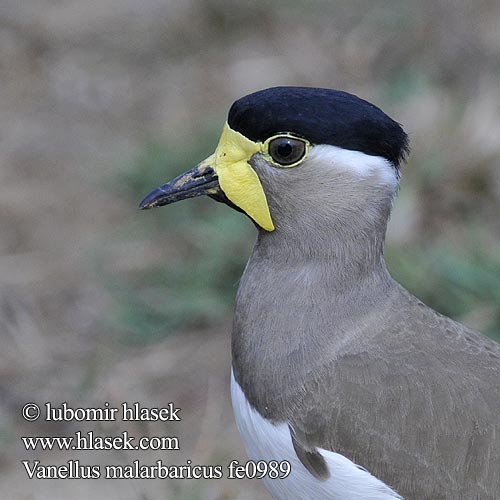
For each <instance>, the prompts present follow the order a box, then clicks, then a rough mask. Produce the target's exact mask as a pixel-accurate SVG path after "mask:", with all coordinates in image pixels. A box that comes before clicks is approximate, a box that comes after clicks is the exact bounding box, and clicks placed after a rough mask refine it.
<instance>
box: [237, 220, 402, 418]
mask: <svg viewBox="0 0 500 500" xmlns="http://www.w3.org/2000/svg"><path fill="white" fill-rule="evenodd" d="M364 220H366V218H365V219H364ZM380 222H381V221H380V220H379V221H378V229H379V231H373V230H372V231H365V230H360V231H346V230H344V229H342V227H347V226H345V225H339V226H337V225H336V224H332V225H331V226H330V227H323V229H322V230H321V231H318V232H317V234H316V235H315V236H314V237H307V235H302V236H300V235H297V234H292V233H290V231H289V230H288V228H287V227H286V226H280V225H279V224H278V225H277V226H276V231H274V232H272V233H267V232H263V231H261V232H259V236H258V238H257V242H256V244H255V247H254V250H253V253H252V255H251V257H250V260H249V262H248V264H247V267H246V269H245V272H244V275H243V277H242V280H241V284H240V288H239V290H238V296H237V302H236V311H235V319H234V326H233V336H232V352H233V369H234V373H235V378H236V380H237V381H238V383H239V384H240V386H241V387H242V389H243V391H244V392H245V394H246V397H247V398H248V400H249V401H250V403H251V404H252V405H253V406H254V407H255V408H257V409H258V411H259V412H260V413H261V414H263V415H264V416H266V417H267V418H270V419H272V420H276V421H280V420H283V419H284V418H286V415H285V413H286V411H287V408H290V407H291V402H290V398H293V394H295V393H296V391H297V390H299V388H300V385H301V384H302V383H303V381H304V380H306V379H307V378H308V377H311V376H314V373H315V372H317V371H318V370H320V369H321V366H322V365H324V364H326V363H329V362H330V361H331V360H332V359H333V358H334V357H335V356H336V355H338V354H339V353H340V352H341V351H342V350H343V349H344V348H346V347H347V346H348V347H349V348H352V347H353V346H355V345H356V343H357V339H359V338H360V336H362V335H363V334H364V328H365V324H366V325H367V324H370V325H371V327H373V325H374V324H377V321H376V319H375V320H374V316H376V315H377V314H378V311H380V310H381V309H383V302H384V301H387V300H388V297H389V296H390V295H391V293H393V289H394V286H396V285H395V283H394V282H393V281H392V279H391V278H390V276H389V274H388V272H387V269H386V266H385V262H384V259H383V240H384V234H385V227H386V224H385V223H384V221H382V224H380ZM298 227H301V226H300V225H299V226H298ZM302 227H303V226H302ZM350 227H352V226H350ZM358 227H359V226H358ZM296 230H297V226H296V227H295V231H296ZM339 231H342V232H339ZM298 240H300V241H298Z"/></svg>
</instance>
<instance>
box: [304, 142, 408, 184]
mask: <svg viewBox="0 0 500 500" xmlns="http://www.w3.org/2000/svg"><path fill="white" fill-rule="evenodd" d="M307 161H308V162H309V161H310V162H311V163H313V164H321V165H324V166H326V167H327V168H331V169H333V170H335V171H337V172H345V173H347V174H349V173H350V174H353V175H355V176H357V177H360V178H362V179H365V178H367V177H375V178H376V179H377V180H378V183H379V184H381V185H384V186H387V187H389V188H393V189H394V190H395V189H396V188H397V186H398V184H399V175H398V172H397V170H396V168H395V167H394V166H393V165H392V163H391V162H390V161H388V160H386V159H385V158H382V157H381V156H372V155H367V154H365V153H361V152H360V151H352V150H350V149H343V148H339V147H337V146H331V145H329V144H320V145H317V146H312V147H311V149H310V151H309V155H308V157H307Z"/></svg>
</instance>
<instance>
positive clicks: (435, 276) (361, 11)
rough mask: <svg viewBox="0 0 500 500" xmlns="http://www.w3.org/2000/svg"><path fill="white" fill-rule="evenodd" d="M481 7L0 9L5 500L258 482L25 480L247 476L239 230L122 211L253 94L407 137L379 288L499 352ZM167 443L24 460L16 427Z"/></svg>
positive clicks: (39, 5)
mask: <svg viewBox="0 0 500 500" xmlns="http://www.w3.org/2000/svg"><path fill="white" fill-rule="evenodd" d="M499 26H500V3H499V2H498V1H496V0H476V1H475V2H470V1H465V0H424V1H421V2H414V1H411V0H383V1H380V2H366V1H365V2H362V1H358V0H335V1H326V0H325V1H309V0H290V1H284V0H275V1H274V2H272V3H270V2H268V1H264V0H256V1H254V2H243V1H240V0H203V1H202V0H183V1H174V0H140V1H139V0H86V1H83V0H21V1H20V0H2V2H1V5H0V116H1V120H0V235H1V236H0V342H1V345H0V450H1V452H0V453H1V454H0V491H1V492H2V493H1V495H2V498H6V499H7V498H8V499H12V500H17V499H36V500H38V499H43V500H45V499H50V500H59V499H61V500H62V499H67V498H73V499H76V500H80V499H82V500H83V499H87V498H91V497H92V498H109V499H114V498H120V499H121V500H128V499H143V500H144V499H147V500H149V499H151V500H152V499H154V500H157V499H165V500H167V499H179V500H197V499H203V500H205V499H206V500H221V499H238V500H250V499H255V498H268V496H267V494H266V493H265V492H264V490H263V488H262V486H261V485H260V483H259V482H258V481H257V480H253V481H252V480H247V481H236V482H234V481H228V480H218V481H189V480H184V481H174V480H169V481H158V480H156V481H153V480H142V481H140V480H122V481H109V480H107V481H105V480H97V481H90V480H87V481H83V480H81V481H78V480H71V481H69V480H59V481H57V480H28V479H27V476H26V473H25V471H24V468H23V467H22V466H21V464H20V460H24V459H29V460H34V459H39V460H41V462H42V463H44V464H64V463H66V462H67V461H68V460H70V459H78V460H80V462H81V463H82V464H110V463H111V464H119V463H121V464H127V463H130V462H132V461H133V460H134V459H136V458H139V459H140V460H141V462H143V463H145V464H152V463H154V462H155V461H156V460H157V459H159V458H161V459H162V460H163V461H164V463H167V464H168V463H171V464H184V463H185V461H186V460H187V459H191V460H192V461H193V463H202V464H225V463H227V462H229V461H230V460H232V459H239V460H241V461H243V460H244V459H245V454H244V451H243V449H242V445H241V442H240V440H239V437H238V434H237V431H236V428H235V425H234V421H233V417H232V411H231V408H230V402H229V389H228V378H229V369H230V368H229V367H230V352H229V349H230V345H229V344H230V341H229V332H230V323H231V314H232V307H233V299H234V296H235V293H236V289H237V285H238V279H239V276H240V274H241V272H242V270H243V266H244V264H245V261H246V259H247V257H248V255H249V253H250V250H251V247H252V243H253V239H254V237H255V230H254V228H253V226H252V224H251V223H250V222H249V221H248V220H247V219H246V218H245V217H243V216H242V215H240V214H238V213H235V212H232V211H231V210H230V209H229V208H227V207H225V206H222V205H219V204H216V203H213V202H211V201H210V200H208V199H206V200H205V199H196V200H191V201H189V202H183V203H180V204H177V205H174V206H172V207H169V208H164V209H162V210H155V211H150V212H140V211H138V210H137V204H138V202H139V201H140V200H141V199H142V197H143V196H144V195H145V194H146V193H147V192H149V191H150V190H151V189H152V188H154V187H156V186H157V185H159V184H160V183H163V182H165V181H166V180H168V179H170V178H172V177H173V176H175V175H177V174H178V173H180V172H183V171H185V170H187V169H188V168H191V167H192V166H194V165H195V164H196V163H197V162H198V161H200V160H201V159H203V158H205V157H206V156H208V155H209V154H210V153H212V151H213V149H214V148H215V146H216V143H217V139H218V134H219V132H220V130H221V128H222V125H223V123H224V120H225V117H226V113H227V110H228V108H229V106H230V105H231V103H232V102H233V101H234V100H235V99H237V98H238V97H241V96H242V95H244V94H246V93H249V92H252V91H255V90H258V89H261V88H265V87H269V86H273V85H282V84H285V85H307V86H324V87H333V88H339V89H344V90H347V91H350V92H352V93H355V94H358V95H360V96H361V97H363V98H365V99H368V100H370V101H372V102H374V103H375V104H377V105H378V106H380V107H382V108H383V109H384V110H385V111H386V112H387V113H388V114H390V115H391V116H392V117H393V118H395V119H396V120H398V121H399V122H401V123H402V124H403V125H404V126H405V128H406V130H407V132H408V133H409V135H410V137H411V143H412V156H411V159H410V161H409V163H408V165H407V166H406V167H405V168H404V170H403V178H402V188H401V191H400V193H399V195H398V198H397V200H396V204H395V207H394V212H393V216H392V219H391V223H390V228H389V234H388V242H387V251H386V254H387V261H388V265H389V267H390V270H391V272H392V274H393V275H394V276H395V277H396V278H397V279H398V280H399V281H401V282H402V283H403V284H404V285H405V286H406V287H407V288H409V289H410V290H411V291H413V292H414V293H415V294H416V295H418V296H419V297H420V298H421V299H422V300H424V301H425V302H427V303H428V304H429V305H431V306H433V307H434V308H436V309H437V310H439V311H440V312H442V313H444V314H447V315H450V316H452V317H454V318H456V319H458V320H460V321H462V322H464V323H466V324H468V325H470V326H471V327H473V328H475V329H478V330H481V331H483V332H485V333H487V334H488V335H490V336H492V337H493V338H495V339H497V340H500V216H499V214H500V29H499ZM28 401H34V402H38V403H44V402H45V401H52V402H53V403H54V404H58V403H61V402H63V401H66V402H68V404H69V405H72V406H77V405H80V406H92V405H97V406H99V405H102V404H103V402H104V401H109V402H110V403H111V404H112V405H119V404H120V403H121V402H123V401H128V402H130V403H133V402H135V401H140V402H141V403H142V404H144V405H149V406H162V405H165V404H167V403H168V402H169V401H174V402H175V403H176V404H177V406H179V407H181V408H182V413H181V415H182V416H183V421H182V422H180V423H179V422H178V423H171V424H167V425H156V424H151V423H149V424H144V425H142V424H140V425H139V424H138V423H135V424H133V423H127V425H126V424H125V423H122V422H116V423H114V424H109V425H104V424H99V425H97V424H95V425H91V424H89V425H83V424H78V423H72V422H69V423H65V424H61V423H59V424H55V425H53V426H49V425H48V424H47V423H43V422H41V421H40V422H36V423H26V422H24V421H23V420H22V419H21V417H20V408H21V406H22V405H23V404H24V403H26V402H28ZM89 429H91V430H94V431H95V432H96V433H98V434H101V435H102V434H109V435H113V434H118V433H119V432H121V431H123V430H128V431H129V432H130V433H132V434H134V435H163V434H166V435H177V436H179V439H180V444H181V448H182V449H181V450H180V451H176V452H152V451H150V452H143V453H141V454H139V453H133V454H130V453H129V452H110V451H108V452H102V453H98V452H92V453H88V452H72V453H69V452H62V451H52V452H31V453H29V452H27V451H26V450H25V449H24V448H23V447H22V445H21V441H20V436H22V435H72V434H73V433H74V432H75V431H77V430H89Z"/></svg>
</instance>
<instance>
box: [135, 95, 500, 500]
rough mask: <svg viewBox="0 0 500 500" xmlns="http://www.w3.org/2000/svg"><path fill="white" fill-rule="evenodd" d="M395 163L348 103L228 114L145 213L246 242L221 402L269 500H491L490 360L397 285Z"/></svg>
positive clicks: (395, 139) (395, 129) (389, 127)
mask: <svg viewBox="0 0 500 500" xmlns="http://www.w3.org/2000/svg"><path fill="white" fill-rule="evenodd" d="M407 153H408V140H407V136H406V134H405V132H404V131H403V129H402V128H401V126H400V125H399V124H398V123H396V122H395V121H393V120H392V119H391V118H389V117H388V116H387V115H386V114H385V113H383V112H382V111H381V110H380V109H379V108H377V107H375V106H374V105H372V104H370V103H368V102H366V101H364V100H362V99H360V98H358V97H356V96H354V95H351V94H348V93H345V92H340V91H336V90H328V89H317V88H303V87H277V88H271V89H267V90H262V91H260V92H256V93H254V94H251V95H248V96H246V97H243V98H242V99H239V100H238V101H236V102H235V103H234V104H233V105H232V107H231V109H230V111H229V115H228V120H227V123H226V124H225V125H224V129H223V131H222V136H221V138H220V142H219V144H218V146H217V149H216V150H215V153H214V154H213V155H212V156H210V157H209V158H207V159H206V160H204V161H202V162H201V163H200V164H199V165H197V166H196V167H195V168H193V169H192V170H190V171H189V172H186V173H185V174H182V175H180V176H179V177H177V178H176V179H174V180H173V181H171V182H169V183H167V184H164V185H162V186H160V187H159V188H158V189H156V190H155V191H153V192H152V193H151V194H149V195H148V196H147V197H146V198H145V199H144V201H143V202H142V203H141V208H151V207H156V206H162V205H166V204H169V203H173V202H175V201H178V200H182V199H185V198H190V197H193V196H198V195H201V194H206V195H208V196H210V197H211V198H213V199H215V200H217V201H221V202H224V203H226V204H228V205H229V206H230V207H232V208H234V209H236V210H239V211H241V212H243V213H245V214H246V215H248V216H249V217H250V218H251V219H252V220H253V221H254V222H255V225H256V227H257V229H258V236H257V241H256V243H255V247H254V249H253V252H252V255H251V257H250V260H249V262H248V264H247V266H246V269H245V271H244V274H243V277H242V280H241V283H240V287H239V290H238V295H237V300H236V310H235V317H234V325H233V332H232V356H233V361H232V380H231V386H232V401H233V408H234V412H235V416H236V421H237V425H238V429H239V431H240V433H241V435H242V438H243V441H244V443H245V446H246V450H247V453H248V455H249V456H250V458H251V459H253V460H288V461H289V462H290V464H291V473H290V474H289V476H288V477H286V478H284V479H270V478H267V479H265V483H266V486H267V488H268V490H269V492H270V493H271V495H272V496H273V498H275V499H279V500H334V499H335V500H383V499H384V500H385V499H395V498H405V499H407V500H499V499H500V344H497V343H495V342H494V341H492V340H490V339H489V338H487V337H485V336H483V335H481V334H478V333H475V332H473V331H471V330H469V329H468V328H466V327H465V326H462V325H461V324H459V323H456V322H455V321H452V320H451V319H449V318H446V317H444V316H442V315H441V314H438V313H437V312H435V311H434V310H432V309H431V308H429V307H427V306H426V305H425V304H423V303H422V302H420V301H419V300H418V299H417V298H415V297H414V296H413V295H411V294H410V293H409V292H408V291H406V290H405V289H404V288H402V287H401V286H400V285H399V284H398V283H396V282H395V281H394V280H393V279H392V278H391V277H390V275H389V273H388V271H387V269H386V265H385V262H384V257H383V245H384V237H385V232H386V226H387V221H388V218H389V214H390V211H391V207H392V203H393V199H394V196H395V193H396V191H397V188H398V184H399V177H400V164H401V163H402V162H403V161H404V159H405V156H406V154H407Z"/></svg>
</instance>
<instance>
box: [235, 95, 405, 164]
mask: <svg viewBox="0 0 500 500" xmlns="http://www.w3.org/2000/svg"><path fill="white" fill-rule="evenodd" d="M228 124H229V126H230V127H231V128H232V129H233V130H236V131H238V132H240V133H241V134H243V135H244V136H246V137H248V138H249V139H250V140H252V141H265V140H266V139H267V138H269V137H271V136H273V135H275V134H278V133H280V132H291V133H294V134H297V135H298V136H300V137H304V138H305V139H308V140H309V141H310V142H311V143H312V144H331V145H333V146H338V147H340V148H344V149H351V150H354V151H361V152H362V153H366V154H368V155H373V156H381V157H383V158H386V159H387V160H389V161H390V162H392V164H393V165H394V166H395V167H396V168H398V167H399V164H400V163H401V161H404V160H405V158H406V156H407V154H408V152H409V146H408V136H407V135H406V133H405V132H404V130H403V129H402V127H401V125H399V123H397V122H395V121H394V120H392V119H391V118H390V117H389V116H387V115H386V114H385V113H384V112H383V111H382V110H381V109H379V108H377V107H376V106H374V105H373V104H370V103H369V102H367V101H365V100H363V99H360V98H359V97H356V96H355V95H352V94H349V93H347V92H342V91H340V90H332V89H320V88H314V87H273V88H270V89H265V90H260V91H259V92H255V93H253V94H249V95H247V96H245V97H242V98H241V99H238V100H237V101H236V102H235V103H234V104H233V105H232V106H231V109H230V110H229V116H228Z"/></svg>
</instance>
